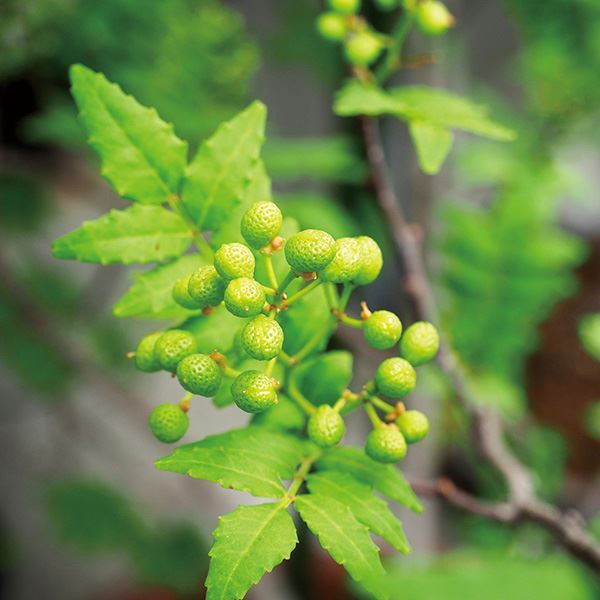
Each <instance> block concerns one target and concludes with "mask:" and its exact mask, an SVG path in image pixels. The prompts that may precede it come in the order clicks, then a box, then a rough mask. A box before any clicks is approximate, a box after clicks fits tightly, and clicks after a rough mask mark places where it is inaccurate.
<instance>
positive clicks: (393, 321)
mask: <svg viewBox="0 0 600 600" xmlns="http://www.w3.org/2000/svg"><path fill="white" fill-rule="evenodd" d="M363 334H364V336H365V340H366V341H367V344H369V346H372V347H373V348H377V349H378V350H385V349H386V348H391V347H392V346H394V345H395V344H397V343H398V340H399V339H400V336H401V335H402V323H401V321H400V319H399V318H398V317H397V316H396V315H395V314H394V313H393V312H390V311H389V310H376V311H375V312H374V313H373V314H372V315H371V316H370V317H369V318H368V319H367V320H366V321H365V323H364V325H363Z"/></svg>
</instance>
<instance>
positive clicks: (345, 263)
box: [319, 237, 360, 283]
mask: <svg viewBox="0 0 600 600" xmlns="http://www.w3.org/2000/svg"><path fill="white" fill-rule="evenodd" d="M359 268H360V245H359V243H358V242H357V241H356V239H355V238H350V237H344V238H340V239H339V240H336V242H335V254H334V255H333V258H332V259H331V261H330V263H329V264H328V265H327V266H326V267H325V268H324V269H323V270H322V271H320V272H319V277H321V278H322V279H323V280H324V281H330V282H331V283H347V282H349V281H352V280H353V279H354V278H355V277H356V275H357V274H358V270H359Z"/></svg>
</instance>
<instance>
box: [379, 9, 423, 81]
mask: <svg viewBox="0 0 600 600" xmlns="http://www.w3.org/2000/svg"><path fill="white" fill-rule="evenodd" d="M413 18H414V15H413V12H412V11H411V10H404V12H403V13H402V16H401V17H400V18H399V19H398V22H397V23H396V27H395V28H394V31H393V33H392V43H391V45H390V47H389V48H388V51H387V53H386V55H385V60H384V61H383V62H382V63H381V66H380V67H379V69H377V71H376V72H375V79H376V80H377V83H379V84H382V83H385V81H387V79H388V78H389V77H390V76H391V75H392V74H393V73H394V71H396V70H397V69H398V67H399V66H400V53H401V52H402V46H403V45H404V41H405V40H406V37H407V36H408V34H409V32H410V30H411V28H412V24H413Z"/></svg>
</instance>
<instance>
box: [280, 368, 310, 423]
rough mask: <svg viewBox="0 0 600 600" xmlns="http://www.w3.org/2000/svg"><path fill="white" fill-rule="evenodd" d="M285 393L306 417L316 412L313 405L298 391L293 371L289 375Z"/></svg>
mask: <svg viewBox="0 0 600 600" xmlns="http://www.w3.org/2000/svg"><path fill="white" fill-rule="evenodd" d="M287 391H288V394H289V395H290V397H291V398H292V400H294V401H295V402H296V404H298V406H300V408H301V409H302V410H303V411H304V412H305V413H306V414H307V415H312V414H313V413H314V412H315V411H316V410H317V408H316V407H315V405H314V404H313V403H312V402H310V401H309V400H307V399H306V398H305V397H304V394H302V392H301V391H300V390H299V389H298V384H297V383H296V377H295V373H294V372H293V371H292V373H291V374H290V378H289V382H288V386H287Z"/></svg>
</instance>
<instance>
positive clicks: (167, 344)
mask: <svg viewBox="0 0 600 600" xmlns="http://www.w3.org/2000/svg"><path fill="white" fill-rule="evenodd" d="M197 347H198V345H197V343H196V338H195V337H194V336H193V335H192V334H191V333H190V332H189V331H183V330H182V329H171V330H169V331H165V332H164V333H163V334H162V335H161V336H160V337H159V338H158V339H157V340H156V345H155V347H154V351H155V352H156V357H157V358H158V362H159V363H160V366H161V367H162V368H163V369H164V370H165V371H170V372H171V373H174V372H175V371H176V370H177V365H178V364H179V361H180V360H183V359H184V358H185V357H186V356H189V355H190V354H193V353H194V352H196V350H197Z"/></svg>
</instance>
